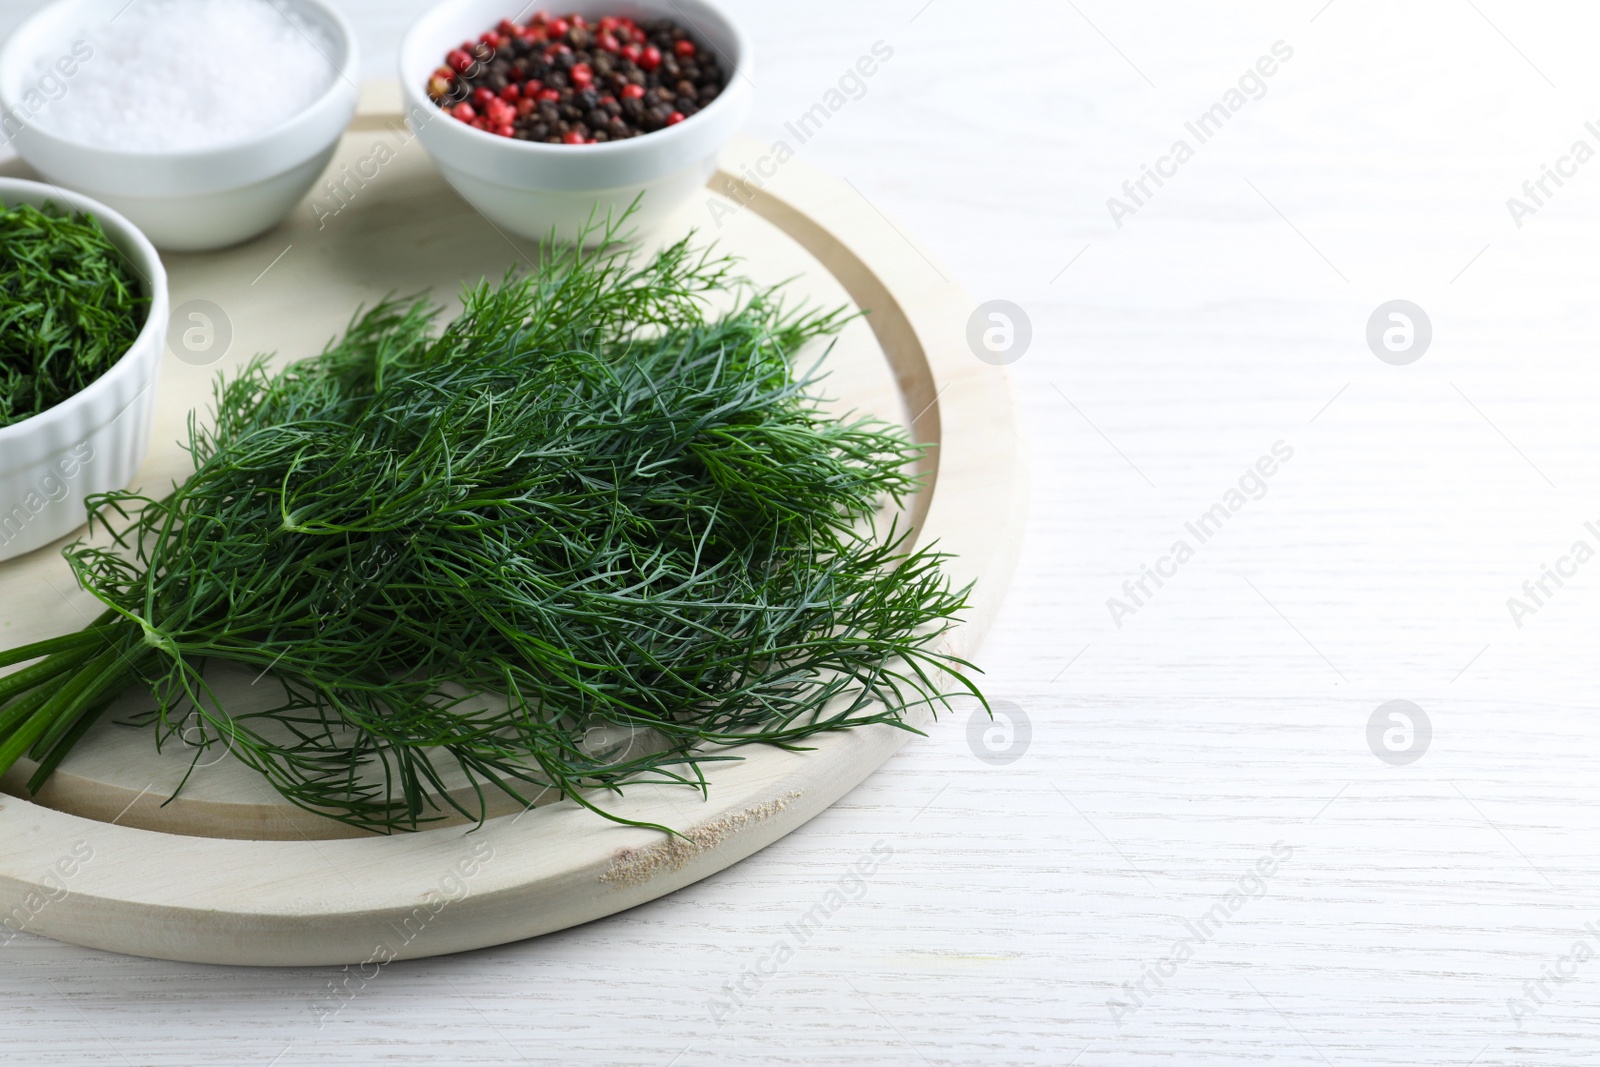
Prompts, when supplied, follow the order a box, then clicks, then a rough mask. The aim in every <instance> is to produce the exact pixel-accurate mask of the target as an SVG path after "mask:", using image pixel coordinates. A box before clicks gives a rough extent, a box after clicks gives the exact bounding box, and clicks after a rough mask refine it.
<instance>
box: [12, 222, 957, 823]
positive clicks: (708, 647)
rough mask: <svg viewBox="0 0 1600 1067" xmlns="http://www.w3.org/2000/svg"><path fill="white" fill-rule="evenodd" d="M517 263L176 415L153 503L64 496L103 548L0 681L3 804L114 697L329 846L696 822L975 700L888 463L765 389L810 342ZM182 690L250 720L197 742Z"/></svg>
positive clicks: (663, 289) (588, 271) (755, 302)
mask: <svg viewBox="0 0 1600 1067" xmlns="http://www.w3.org/2000/svg"><path fill="white" fill-rule="evenodd" d="M547 255H548V256H549V257H550V258H549V262H548V263H547V265H546V267H545V268H544V269H542V270H540V271H539V272H538V273H536V274H531V275H526V276H507V278H506V279H505V280H504V281H503V282H502V283H501V284H499V285H493V286H491V285H489V284H481V285H479V286H477V287H475V288H472V289H470V290H469V291H467V292H466V294H465V296H464V308H463V310H462V312H461V314H460V315H459V316H458V317H457V318H455V319H454V320H453V321H451V322H450V323H449V324H448V325H447V326H445V328H444V329H443V330H442V331H438V332H436V330H435V323H436V321H437V319H438V318H439V316H440V311H439V309H437V308H435V307H433V306H430V305H429V304H428V303H427V302H426V301H423V300H409V301H407V300H388V301H385V302H383V303H380V304H379V305H377V306H376V307H374V308H372V309H371V310H368V311H366V312H365V313H360V314H358V315H357V317H356V318H354V319H353V321H352V322H351V324H350V326H349V328H348V329H347V331H346V332H345V334H344V336H343V337H342V338H341V339H339V340H338V341H337V342H335V343H333V344H331V345H330V346H329V347H328V348H327V349H325V350H324V351H323V352H322V354H321V355H319V356H317V357H314V358H312V359H309V360H304V361H301V362H298V363H295V364H292V365H290V366H288V367H287V368H285V369H284V370H282V371H280V372H277V373H273V372H272V371H270V370H269V369H268V366H267V364H266V362H265V361H264V359H261V358H257V359H256V360H254V361H252V362H250V363H249V364H248V365H246V366H245V367H244V369H243V370H242V371H240V372H239V373H237V374H235V375H234V376H232V377H231V378H227V379H225V380H221V381H219V383H218V385H217V387H216V390H215V419H214V421H213V425H212V426H210V427H205V426H202V425H201V423H200V422H199V420H198V419H196V418H195V417H194V416H191V418H190V427H189V438H190V440H189V448H190V451H191V452H192V454H193V456H194V459H195V464H196V469H195V472H194V474H193V476H192V477H190V478H189V479H188V480H187V481H186V482H185V483H184V484H183V485H182V486H179V487H177V488H176V489H175V490H174V491H173V492H172V493H171V494H170V495H168V496H166V497H163V498H161V499H154V498H150V497H144V496H139V495H136V494H132V493H110V494H106V495H103V496H100V497H98V498H95V499H93V500H92V501H91V515H92V520H91V521H92V523H93V524H97V525H99V526H102V527H104V528H105V530H106V531H107V532H108V533H109V534H110V535H111V537H110V540H109V541H108V542H106V543H102V544H99V545H91V544H88V543H84V542H79V543H76V544H74V545H72V546H69V547H68V548H67V549H66V556H67V559H68V560H69V561H70V563H71V565H72V567H73V570H74V572H75V573H76V575H77V578H78V581H79V582H80V584H81V585H82V586H83V588H85V589H86V590H88V591H89V592H90V593H92V594H93V595H94V596H95V597H97V598H98V599H99V600H100V601H101V602H102V604H103V605H104V607H105V612H104V614H103V615H102V616H101V617H100V618H99V619H98V620H96V622H95V624H94V625H92V626H90V627H89V628H87V629H85V630H84V631H83V632H81V633H80V634H76V635H70V636H68V637H64V638H58V639H55V640H53V641H47V642H42V643H39V644H36V645H32V646H29V647H27V648H22V649H17V650H13V651H12V652H11V653H8V654H5V655H3V656H0V663H19V662H22V661H23V660H24V659H28V658H35V657H39V656H43V657H45V658H43V659H42V660H40V661H39V662H38V663H36V664H34V665H32V666H30V667H28V668H25V669H24V670H22V671H20V672H18V673H17V674H15V675H12V676H10V677H7V678H4V679H0V769H3V768H5V767H9V766H10V765H11V764H12V763H13V762H14V761H15V760H16V759H17V758H18V757H20V756H21V755H23V754H24V753H27V752H31V753H32V754H33V756H34V758H35V759H37V760H39V761H40V767H39V771H38V773H37V774H36V775H35V776H34V779H33V781H32V782H30V788H33V789H37V788H38V786H39V785H41V784H42V783H43V781H44V780H45V779H46V778H47V777H48V776H49V774H50V773H52V771H53V770H54V768H55V767H56V766H57V765H58V764H59V763H60V761H61V759H62V757H63V756H64V755H65V754H66V753H67V751H69V750H70V749H71V747H72V745H73V744H74V743H75V742H76V741H77V739H78V738H79V737H81V736H82V734H83V732H84V731H85V730H87V728H88V726H89V724H91V723H92V722H93V721H94V719H95V717H96V716H97V715H99V714H100V712H101V711H102V710H103V709H104V707H105V706H106V705H107V704H108V703H109V702H110V700H111V699H112V698H113V697H114V696H115V695H116V694H117V693H119V692H120V691H122V690H123V689H124V688H126V687H127V686H129V685H131V684H136V683H137V684H143V685H146V686H149V687H150V689H151V691H152V692H153V693H154V694H155V697H156V705H157V706H156V708H155V710H154V711H153V712H151V713H150V715H149V721H150V722H151V723H152V724H153V725H154V727H155V729H156V731H157V738H158V741H161V740H168V739H170V738H171V737H172V736H173V735H175V734H179V733H183V735H184V737H185V739H186V740H187V741H189V743H194V742H193V738H194V735H195V730H196V729H197V728H198V729H199V730H200V731H201V732H202V733H203V734H204V736H205V738H206V742H205V743H206V744H225V745H227V746H228V747H229V748H230V749H231V751H232V752H233V754H234V755H235V756H237V757H238V758H239V759H241V760H243V761H244V762H245V763H247V764H249V765H250V766H252V767H254V768H256V769H257V770H258V771H260V772H261V773H262V774H263V775H265V776H266V777H267V779H268V780H270V782H271V783H272V785H273V786H274V787H275V788H277V789H278V790H279V791H280V792H281V793H282V794H283V795H284V796H285V797H287V798H288V799H289V800H290V801H292V802H293V803H295V804H297V805H300V806H301V807H304V808H306V809H309V810H312V811H315V812H319V813H321V814H324V815H327V816H329V817H331V818H334V819H338V820H340V821H343V822H345V823H348V824H351V825H354V826H358V827H364V828H367V829H370V830H376V831H393V830H405V829H415V828H417V827H418V826H421V825H424V824H426V823H428V822H430V821H433V820H436V819H438V818H440V817H441V814H442V813H443V812H444V811H445V809H446V808H447V807H453V808H455V809H456V810H458V811H459V812H460V813H461V814H463V815H465V816H466V817H468V818H471V819H477V820H481V819H482V818H484V817H485V813H486V810H487V809H486V792H487V791H488V790H494V789H498V790H502V791H504V792H505V793H507V794H510V795H511V796H513V797H515V798H516V799H518V800H519V801H521V802H522V803H524V804H527V803H530V802H532V801H534V800H535V799H537V798H538V797H539V795H540V794H541V792H543V791H545V790H554V791H555V792H556V793H557V794H558V795H559V796H562V797H567V798H571V799H573V800H575V801H577V802H578V803H580V804H583V805H585V806H588V807H591V808H593V809H594V810H597V811H600V812H601V813H602V814H607V817H610V818H618V821H627V820H624V819H620V817H618V816H615V815H612V814H609V813H607V812H605V811H604V810H603V808H602V807H601V806H599V803H598V801H597V800H596V799H595V798H596V795H603V794H596V792H595V791H596V790H602V791H603V790H611V791H615V792H620V790H621V788H622V787H623V785H624V784H625V783H629V782H641V781H647V782H658V783H661V782H665V783H684V784H688V785H692V786H695V787H697V788H699V789H702V790H703V789H704V788H705V785H706V782H705V778H704V776H703V774H702V768H703V765H704V764H705V763H706V762H707V761H710V760H717V759H727V758H733V757H731V754H730V753H729V749H730V748H732V747H734V746H739V745H746V744H750V743H755V742H761V743H767V744H774V745H783V746H801V745H802V744H803V743H804V741H805V739H806V738H808V737H811V736H813V735H815V734H817V733H818V732H820V731H828V730H839V729H844V728H848V727H853V726H858V725H864V724H867V723H889V724H893V725H896V726H901V727H903V728H907V729H910V728H911V727H910V726H909V725H908V724H907V723H906V721H905V718H904V716H905V713H906V710H907V709H909V708H912V707H915V706H919V705H926V706H932V705H936V704H938V703H941V702H943V701H944V700H945V699H946V697H947V695H949V694H947V692H946V687H947V686H954V687H956V688H957V689H959V690H962V691H966V692H971V693H974V694H976V692H977V691H976V689H974V688H973V686H972V684H971V683H970V682H969V681H968V680H967V679H966V677H965V676H964V675H963V673H962V671H963V669H964V668H969V667H970V664H967V663H965V662H964V661H962V660H959V659H956V658H954V657H952V656H950V655H948V654H947V653H945V652H943V651H941V650H940V648H939V642H940V637H941V635H942V634H943V633H944V632H945V631H946V630H947V629H948V628H949V627H950V626H951V625H953V623H954V621H955V620H956V618H957V616H958V614H959V613H960V612H961V611H962V609H963V608H964V606H965V599H966V592H965V591H964V590H952V589H951V588H950V586H949V583H948V581H947V580H946V579H945V577H944V576H943V575H942V574H941V572H940V563H941V560H942V559H943V556H942V555H941V554H940V553H938V552H937V551H934V550H933V549H931V548H929V547H926V546H924V547H918V548H912V547H911V545H910V544H909V541H908V538H907V536H906V534H905V532H904V530H903V529H902V528H900V527H899V526H898V525H897V524H896V523H894V522H892V521H890V522H884V521H881V520H880V519H879V518H878V516H880V514H882V512H883V509H884V508H885V506H886V505H887V504H889V503H891V502H892V503H898V502H900V501H902V500H903V498H904V497H905V496H906V495H907V494H909V493H910V492H912V491H913V490H914V489H915V487H916V481H915V478H914V477H913V475H912V474H910V473H909V472H910V470H911V466H912V464H913V461H914V460H915V459H916V458H917V456H918V455H919V454H920V449H919V447H918V446H915V445H912V444H911V443H909V442H908V441H907V440H906V438H905V437H904V436H903V435H902V434H901V433H900V432H899V430H898V429H897V428H895V427H892V426H889V425H887V424H885V423H882V422H880V421H877V420H873V419H870V418H854V417H852V418H848V419H844V420H841V419H837V418H834V417H831V416H830V415H828V414H827V413H826V412H825V411H824V410H823V408H822V407H821V401H820V400H819V398H818V396H817V390H816V382H815V380H814V379H813V378H812V377H810V376H808V375H805V374H798V373H796V371H795V369H794V368H793V366H792V365H791V359H792V357H793V356H794V354H795V353H796V352H797V350H798V349H799V348H800V347H801V346H802V345H803V344H805V343H806V342H807V341H809V340H811V339H814V338H819V337H825V336H827V335H831V334H833V333H835V332H837V330H838V329H839V327H840V326H841V325H842V323H843V321H844V320H843V319H842V317H841V316H840V315H839V314H838V313H831V314H829V313H815V312H800V311H794V310H789V309H786V308H785V307H784V306H783V304H782V302H781V300H780V297H779V293H778V292H777V291H776V290H771V289H761V288H756V287H753V286H751V285H749V284H748V283H745V282H743V281H741V280H739V279H738V278H737V277H736V276H735V275H734V274H733V264H732V262H731V260H729V259H727V258H720V257H716V256H713V255H712V254H710V253H709V252H695V251H692V250H691V248H690V245H689V243H688V242H687V241H684V242H680V243H678V244H675V245H673V246H671V247H669V248H666V249H665V250H663V251H661V252H659V253H657V254H656V255H654V256H652V257H648V258H647V259H645V260H644V261H643V262H639V261H638V259H637V257H636V256H635V255H634V254H633V253H632V252H630V251H628V250H627V249H626V248H623V247H620V246H618V245H616V244H610V243H608V244H606V245H604V246H602V248H601V250H600V251H598V252H592V251H591V252H587V253H586V252H583V251H581V250H568V251H566V252H562V253H557V252H555V251H553V250H550V251H548V252H547ZM713 304H721V305H723V306H726V305H729V304H731V306H732V310H727V311H723V312H721V313H713V312H712V311H711V310H710V308H711V306H712V305H713ZM218 661H221V662H227V663H232V664H237V665H240V666H242V667H244V668H246V669H248V670H249V671H251V672H267V671H270V672H271V674H272V676H273V677H274V678H276V679H277V680H278V683H279V685H280V686H281V689H282V693H283V699H282V702H281V703H279V704H278V705H277V706H275V707H273V708H270V709H268V710H265V711H251V712H246V711H234V712H232V713H230V711H229V710H228V709H227V707H226V702H225V701H224V700H223V699H221V698H220V697H219V694H218V693H217V692H216V691H213V688H212V686H211V685H210V683H209V682H208V680H207V675H206V667H207V664H208V663H214V662H218ZM5 701H9V703H4V702H5ZM597 728H598V730H599V734H600V736H601V737H604V738H610V739H611V743H607V744H601V743H598V742H595V741H594V737H595V731H596V729H597ZM618 737H621V738H623V739H625V740H626V741H627V742H628V743H626V744H623V743H620V742H617V741H616V738H618ZM203 747H204V746H203V745H202V749H203ZM198 756H199V752H197V754H196V758H197V759H198ZM463 775H464V777H465V779H466V781H467V782H469V783H470V784H471V786H472V789H471V790H469V792H470V793H471V794H472V795H473V797H474V798H475V799H473V800H472V801H471V802H468V803H463V802H461V801H459V800H457V799H455V798H453V797H452V796H451V794H450V791H449V789H448V788H447V787H448V785H449V784H450V782H451V781H452V780H454V779H456V778H458V777H459V776H463Z"/></svg>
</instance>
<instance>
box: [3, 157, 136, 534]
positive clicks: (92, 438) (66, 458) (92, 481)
mask: <svg viewBox="0 0 1600 1067" xmlns="http://www.w3.org/2000/svg"><path fill="white" fill-rule="evenodd" d="M46 200H48V201H50V202H51V203H53V204H55V205H56V206H57V207H59V208H61V209H62V210H63V211H74V212H77V211H86V212H89V213H91V214H93V215H94V217H95V218H96V219H98V220H99V222H100V226H101V228H103V229H104V230H105V232H106V236H107V237H109V238H111V243H112V244H114V245H116V247H117V249H118V250H119V251H121V252H122V254H123V255H125V256H127V257H128V262H129V263H131V264H132V265H133V268H134V272H135V273H136V274H137V275H139V287H140V291H141V292H142V293H143V294H144V295H145V296H147V297H149V298H150V303H149V304H148V305H147V306H146V313H147V314H146V318H145V322H144V327H143V328H142V329H140V331H139V334H138V336H137V337H135V338H134V341H133V345H132V347H130V348H129V349H128V351H127V352H126V353H124V354H123V356H122V358H121V359H119V360H117V362H116V363H114V364H112V366H111V368H110V369H109V370H107V371H106V372H105V373H104V374H102V375H101V376H100V377H98V378H96V379H95V380H94V381H92V382H90V383H89V384H88V385H87V386H85V387H84V388H83V390H82V391H80V392H78V393H75V394H73V395H72V396H69V397H68V398H67V399H65V400H63V401H62V402H61V403H59V404H57V405H56V406H55V407H53V408H49V409H47V410H45V411H41V412H39V413H38V414H37V415H33V416H31V417H29V418H26V419H23V420H22V421H21V422H16V423H12V424H11V425H10V426H0V559H10V558H11V557H12V556H19V555H21V554H22V553H24V552H31V551H33V550H34V549H36V548H38V547H40V546H41V545H47V544H49V543H50V542H51V541H54V540H55V539H56V538H58V537H62V536H64V535H66V534H69V533H71V532H72V531H73V530H75V529H77V528H78V527H79V526H82V525H83V523H84V522H85V520H86V519H87V518H88V512H87V511H86V509H85V507H84V503H83V501H84V498H85V497H87V496H88V495H89V494H90V493H105V492H110V491H111V490H113V489H124V488H126V487H127V485H128V483H129V482H131V481H133V476H134V474H135V472H137V471H138V469H139V464H140V463H143V462H144V456H145V452H146V450H147V449H148V448H149V445H150V427H151V417H152V413H153V411H154V410H155V403H156V372H157V370H158V369H159V368H160V366H161V351H162V347H163V345H164V343H165V338H166V329H167V272H166V271H165V270H164V269H162V266H161V257H160V256H158V255H156V250H155V249H154V248H153V247H152V246H151V244H150V242H149V241H148V240H147V239H146V238H145V236H144V234H142V233H140V232H139V231H138V230H137V229H136V228H135V227H134V225H133V224H132V223H131V222H129V221H128V220H127V219H125V218H123V217H122V216H121V215H119V214H117V213H116V212H115V211H112V210H111V209H109V208H107V207H106V206H105V205H104V204H99V203H96V202H95V201H93V200H90V199H89V198H88V197H86V196H79V195H78V194H76V193H69V192H64V191H63V190H60V189H56V188H53V187H51V186H48V185H43V184H41V183H39V182H29V181H23V180H21V179H20V178H0V203H3V204H5V205H7V206H11V205H13V204H32V205H34V206H35V207H38V206H39V205H41V204H43V203H44V202H45V201H46Z"/></svg>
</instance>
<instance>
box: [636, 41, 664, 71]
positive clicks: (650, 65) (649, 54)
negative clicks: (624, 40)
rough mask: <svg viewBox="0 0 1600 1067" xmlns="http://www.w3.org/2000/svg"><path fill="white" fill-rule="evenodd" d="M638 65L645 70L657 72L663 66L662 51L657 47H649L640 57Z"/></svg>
mask: <svg viewBox="0 0 1600 1067" xmlns="http://www.w3.org/2000/svg"><path fill="white" fill-rule="evenodd" d="M638 63H639V66H641V67H643V68H644V69H645V70H655V69H656V68H657V67H659V66H661V49H659V48H657V47H656V46H655V45H651V46H649V47H648V48H646V49H645V50H644V52H643V53H642V54H641V55H640V56H639V59H638Z"/></svg>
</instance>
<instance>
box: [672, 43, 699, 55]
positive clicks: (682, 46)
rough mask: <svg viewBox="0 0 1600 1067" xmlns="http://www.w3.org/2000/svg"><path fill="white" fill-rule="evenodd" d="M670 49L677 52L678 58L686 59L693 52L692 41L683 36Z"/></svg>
mask: <svg viewBox="0 0 1600 1067" xmlns="http://www.w3.org/2000/svg"><path fill="white" fill-rule="evenodd" d="M672 50H673V51H674V52H676V53H677V54H678V58H679V59H688V58H689V57H691V56H693V55H694V53H695V47H694V42H693V41H691V40H688V39H687V38H685V39H684V40H682V41H679V42H678V43H677V44H675V45H673V46H672Z"/></svg>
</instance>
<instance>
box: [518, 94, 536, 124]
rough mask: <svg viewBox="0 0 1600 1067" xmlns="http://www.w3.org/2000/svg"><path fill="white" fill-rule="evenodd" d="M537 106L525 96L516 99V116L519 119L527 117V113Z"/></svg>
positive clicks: (530, 112)
mask: <svg viewBox="0 0 1600 1067" xmlns="http://www.w3.org/2000/svg"><path fill="white" fill-rule="evenodd" d="M538 106H539V105H538V104H536V103H534V102H533V101H532V100H529V99H527V98H523V99H521V100H518V101H517V118H519V119H525V118H527V117H528V116H529V115H531V114H533V109H534V108H536V107H538Z"/></svg>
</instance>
